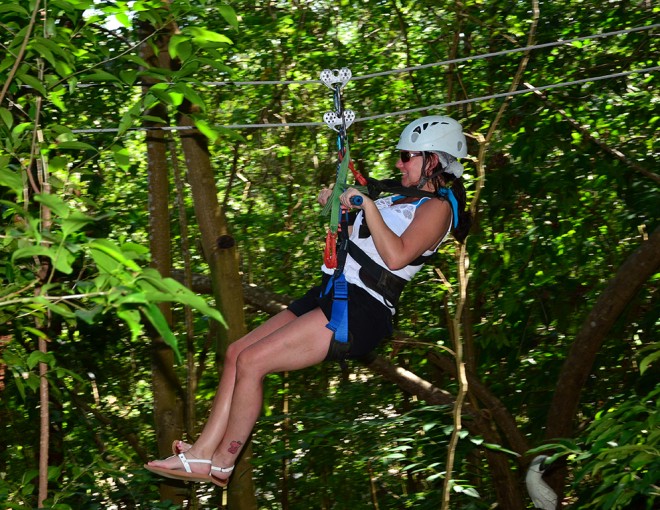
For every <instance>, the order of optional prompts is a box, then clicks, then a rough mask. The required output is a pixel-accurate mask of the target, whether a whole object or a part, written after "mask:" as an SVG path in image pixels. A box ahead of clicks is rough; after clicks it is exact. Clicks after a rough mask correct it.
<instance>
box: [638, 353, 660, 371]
mask: <svg viewBox="0 0 660 510" xmlns="http://www.w3.org/2000/svg"><path fill="white" fill-rule="evenodd" d="M658 359H660V349H659V350H657V351H656V352H652V353H651V354H649V355H648V356H646V357H644V358H643V359H642V361H641V362H640V363H639V372H640V374H644V372H646V370H647V369H648V368H649V366H650V365H651V364H652V363H653V362H654V361H656V360H658Z"/></svg>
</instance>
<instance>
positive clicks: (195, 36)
mask: <svg viewBox="0 0 660 510" xmlns="http://www.w3.org/2000/svg"><path fill="white" fill-rule="evenodd" d="M182 32H184V33H190V35H191V36H192V40H193V42H195V44H199V45H200V46H206V45H207V44H212V45H216V44H233V43H232V40H231V39H230V38H229V37H227V36H226V35H222V34H219V33H217V32H213V31H211V30H208V29H206V28H202V27H195V26H192V27H186V28H185V29H183V30H182Z"/></svg>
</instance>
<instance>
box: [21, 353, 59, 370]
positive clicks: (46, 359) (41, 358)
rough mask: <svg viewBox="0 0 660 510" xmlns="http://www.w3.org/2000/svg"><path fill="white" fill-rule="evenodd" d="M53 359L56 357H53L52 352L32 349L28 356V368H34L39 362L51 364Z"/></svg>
mask: <svg viewBox="0 0 660 510" xmlns="http://www.w3.org/2000/svg"><path fill="white" fill-rule="evenodd" d="M53 361H55V358H54V357H53V354H52V353H50V352H41V351H32V352H31V353H30V355H29V356H28V359H27V366H28V368H30V369H32V368H34V367H36V366H37V365H38V364H39V363H45V364H46V365H50V364H51V363H52V362H53Z"/></svg>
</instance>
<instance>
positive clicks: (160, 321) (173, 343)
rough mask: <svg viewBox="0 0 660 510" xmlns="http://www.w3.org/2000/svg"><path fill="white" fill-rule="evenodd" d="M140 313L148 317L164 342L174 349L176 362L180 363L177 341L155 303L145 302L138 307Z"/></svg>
mask: <svg viewBox="0 0 660 510" xmlns="http://www.w3.org/2000/svg"><path fill="white" fill-rule="evenodd" d="M140 310H141V311H142V313H143V314H144V315H145V316H146V317H147V319H149V322H151V324H152V326H153V327H154V328H155V329H156V331H157V332H158V334H159V335H160V336H161V337H162V338H163V340H164V341H165V343H166V344H167V345H169V346H170V347H171V348H172V350H173V351H174V356H175V357H176V360H177V362H178V363H181V353H180V352H179V346H178V341H177V339H176V337H175V336H174V333H172V330H171V329H170V326H169V325H168V324H167V320H166V319H165V316H163V314H162V312H161V311H160V309H159V308H158V306H157V305H155V304H147V305H144V306H141V307H140Z"/></svg>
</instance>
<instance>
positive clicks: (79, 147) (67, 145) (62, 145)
mask: <svg viewBox="0 0 660 510" xmlns="http://www.w3.org/2000/svg"><path fill="white" fill-rule="evenodd" d="M57 148H58V149H61V150H76V151H94V152H97V149H96V147H94V146H93V145H90V144H88V143H84V142H58V143H57Z"/></svg>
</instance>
